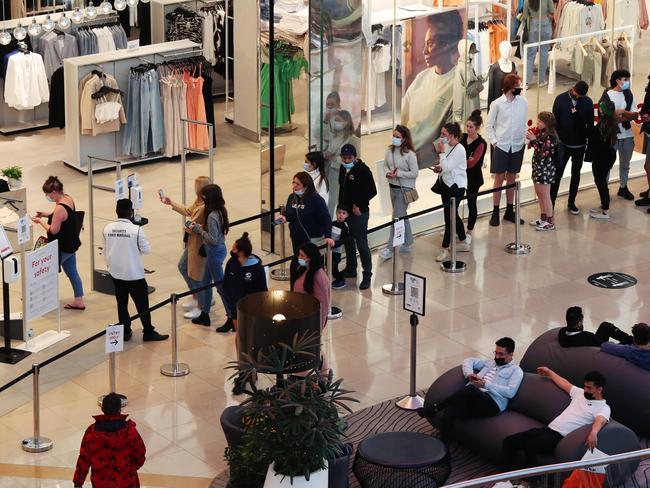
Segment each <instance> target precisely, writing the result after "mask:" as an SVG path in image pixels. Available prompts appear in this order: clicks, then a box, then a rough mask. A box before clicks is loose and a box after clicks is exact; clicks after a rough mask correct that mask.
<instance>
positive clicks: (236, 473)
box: [226, 333, 357, 488]
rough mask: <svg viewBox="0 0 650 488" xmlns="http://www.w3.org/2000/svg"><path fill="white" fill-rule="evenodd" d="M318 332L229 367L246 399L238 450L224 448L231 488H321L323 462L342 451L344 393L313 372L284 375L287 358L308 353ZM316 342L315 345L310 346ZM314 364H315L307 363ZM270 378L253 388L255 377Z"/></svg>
mask: <svg viewBox="0 0 650 488" xmlns="http://www.w3.org/2000/svg"><path fill="white" fill-rule="evenodd" d="M318 340H319V337H318V334H312V335H309V333H307V334H304V335H303V336H301V337H298V336H296V337H294V339H293V343H292V344H291V345H288V344H278V345H277V346H271V347H269V348H268V349H267V350H266V351H260V353H259V354H258V357H257V358H251V357H249V356H245V355H244V356H243V357H242V359H241V360H240V361H235V362H233V363H232V364H231V366H230V368H232V369H235V370H236V373H235V375H233V377H234V376H236V375H241V376H242V377H243V378H244V381H245V384H246V388H245V394H246V395H247V396H248V398H247V399H246V400H245V401H244V402H243V403H242V404H241V409H242V415H243V426H244V434H243V437H242V442H241V444H239V445H238V446H235V447H229V448H226V460H227V461H228V464H229V466H230V485H229V486H230V487H232V488H259V487H262V486H263V487H264V488H279V487H285V486H287V487H292V488H302V487H309V488H327V486H328V472H327V465H328V464H327V460H328V459H336V458H337V457H339V456H340V455H341V454H343V452H344V446H345V443H344V432H345V428H346V423H345V421H344V420H343V419H342V418H341V417H340V416H339V412H340V411H341V410H346V411H348V412H351V409H350V407H348V405H347V402H351V401H357V400H355V399H353V398H350V397H349V396H348V394H349V393H350V391H349V390H344V389H343V388H342V387H341V384H342V382H343V380H342V379H339V380H336V381H335V380H334V378H333V374H332V372H331V371H329V373H328V374H327V377H324V376H323V375H322V374H321V372H320V371H319V370H318V369H317V368H312V369H311V370H310V371H308V372H307V374H306V376H304V377H302V376H289V377H288V378H287V377H285V373H286V371H285V367H284V365H285V363H286V360H287V358H288V357H291V356H300V355H305V356H310V355H311V356H313V353H311V352H308V351H310V350H313V345H314V344H315V343H316V344H317V341H318ZM315 341H316V342H315ZM312 362H316V363H317V362H318V361H312ZM263 373H264V374H273V375H276V378H277V380H276V383H275V384H274V385H272V386H269V387H266V388H258V387H257V386H256V384H255V383H256V382H255V381H254V379H256V378H257V377H258V375H259V374H263Z"/></svg>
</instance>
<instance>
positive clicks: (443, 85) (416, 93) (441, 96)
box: [401, 67, 456, 151]
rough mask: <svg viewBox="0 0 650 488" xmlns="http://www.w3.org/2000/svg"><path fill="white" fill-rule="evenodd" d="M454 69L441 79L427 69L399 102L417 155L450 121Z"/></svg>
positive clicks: (403, 121) (430, 69)
mask: <svg viewBox="0 0 650 488" xmlns="http://www.w3.org/2000/svg"><path fill="white" fill-rule="evenodd" d="M455 71H456V67H454V68H452V69H450V70H449V71H448V72H447V73H445V74H444V75H439V74H437V73H436V69H435V68H427V69H425V70H424V71H422V72H421V73H420V74H419V75H417V76H416V77H415V79H414V80H413V83H411V85H410V86H409V87H408V90H406V95H404V98H403V99H402V113H401V119H402V124H403V125H405V126H407V127H408V128H409V129H410V130H411V136H412V137H413V146H414V147H415V150H416V151H419V150H420V149H422V147H423V146H424V145H426V144H428V143H432V142H433V141H434V140H435V139H437V138H438V136H439V135H440V130H441V129H442V126H443V125H444V124H446V123H447V122H449V121H451V105H452V101H453V91H454V73H455Z"/></svg>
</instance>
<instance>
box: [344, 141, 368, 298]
mask: <svg viewBox="0 0 650 488" xmlns="http://www.w3.org/2000/svg"><path fill="white" fill-rule="evenodd" d="M341 161H342V163H341V172H340V173H339V185H340V187H341V189H340V192H339V203H340V204H343V205H345V206H346V207H347V208H349V209H350V216H349V217H348V227H349V229H350V234H351V237H352V238H351V239H348V242H347V243H346V245H345V255H346V266H345V271H344V273H343V276H345V277H346V278H356V276H357V258H356V256H357V248H359V258H360V259H361V266H362V267H363V279H362V280H361V283H360V284H359V289H361V290H366V289H367V288H370V278H371V277H372V256H371V255H370V247H369V246H368V218H369V217H370V208H369V204H370V200H372V198H373V197H374V196H375V195H376V194H377V187H376V186H375V180H374V178H373V176H372V171H370V168H368V166H366V165H365V163H364V162H363V161H361V160H360V159H357V150H356V148H355V147H354V146H353V145H352V144H345V145H344V146H343V147H342V148H341Z"/></svg>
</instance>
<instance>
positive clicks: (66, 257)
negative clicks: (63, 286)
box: [59, 251, 84, 298]
mask: <svg viewBox="0 0 650 488" xmlns="http://www.w3.org/2000/svg"><path fill="white" fill-rule="evenodd" d="M59 259H60V260H61V263H60V264H61V267H62V268H63V272H64V273H65V274H66V276H67V277H68V279H69V280H70V284H71V285H72V290H73V291H74V297H75V298H81V297H83V296H84V287H83V284H82V283H81V276H79V272H78V271H77V254H76V253H74V252H73V253H69V252H63V251H61V252H60V253H59Z"/></svg>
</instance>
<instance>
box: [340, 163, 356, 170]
mask: <svg viewBox="0 0 650 488" xmlns="http://www.w3.org/2000/svg"><path fill="white" fill-rule="evenodd" d="M341 166H343V167H344V168H345V169H352V166H354V161H352V162H351V163H341Z"/></svg>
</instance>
